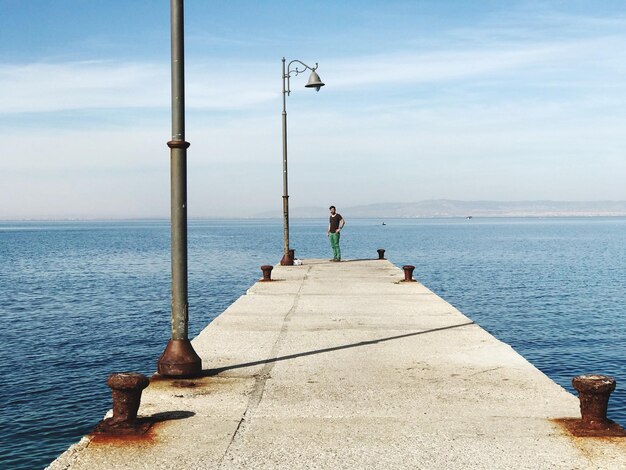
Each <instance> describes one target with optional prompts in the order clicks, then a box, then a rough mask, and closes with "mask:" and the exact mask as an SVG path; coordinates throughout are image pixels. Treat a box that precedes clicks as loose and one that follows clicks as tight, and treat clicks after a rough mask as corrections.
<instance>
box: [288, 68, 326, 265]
mask: <svg viewBox="0 0 626 470" xmlns="http://www.w3.org/2000/svg"><path fill="white" fill-rule="evenodd" d="M292 64H296V65H295V67H294V68H293V69H292V68H291V65H292ZM300 65H301V66H303V67H304V68H303V69H300V68H298V67H299V66H300ZM307 69H308V70H310V71H311V75H310V76H309V81H308V83H307V84H306V85H304V86H305V87H306V88H315V89H316V90H317V91H320V88H321V87H323V86H324V83H323V82H322V80H321V79H320V76H319V75H318V74H317V72H316V70H317V62H316V63H315V67H310V66H308V65H307V64H305V63H304V62H302V61H300V60H292V61H291V62H289V64H288V65H287V66H286V67H285V58H284V57H283V231H284V234H283V239H284V252H283V258H282V259H281V260H280V264H282V265H283V266H292V265H293V257H292V256H291V254H290V253H289V193H288V191H287V95H289V94H290V93H291V90H290V89H289V79H290V78H291V74H294V76H296V75H299V74H301V73H304V72H305V71H306V70H307Z"/></svg>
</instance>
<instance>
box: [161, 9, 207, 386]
mask: <svg viewBox="0 0 626 470" xmlns="http://www.w3.org/2000/svg"><path fill="white" fill-rule="evenodd" d="M170 10H171V20H170V21H171V29H172V140H170V141H169V142H168V143H167V146H168V147H169V148H170V160H171V163H170V165H171V211H172V222H171V230H172V337H171V339H170V341H169V342H168V343H167V346H166V348H165V351H163V354H162V355H161V357H160V358H159V362H158V365H157V370H158V372H159V374H161V375H165V376H171V377H186V376H193V375H198V374H199V373H200V372H202V360H201V359H200V356H198V354H197V353H196V351H194V349H193V346H192V345H191V342H190V341H189V338H188V324H189V311H188V310H189V303H188V298H187V147H189V142H187V141H185V46H184V37H185V32H184V5H183V0H170Z"/></svg>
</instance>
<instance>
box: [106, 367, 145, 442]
mask: <svg viewBox="0 0 626 470" xmlns="http://www.w3.org/2000/svg"><path fill="white" fill-rule="evenodd" d="M149 384H150V380H149V379H148V377H146V376H145V375H142V374H138V373H136V372H118V373H113V374H111V375H109V377H108V379H107V385H108V386H109V387H110V388H111V392H112V395H113V417H111V418H107V419H105V420H104V421H101V422H100V424H98V425H97V426H96V428H95V429H94V432H95V433H96V434H107V435H130V434H142V433H145V432H146V431H147V429H148V428H149V427H150V424H151V423H150V422H145V420H144V422H140V420H138V419H137V411H139V404H140V403H141V392H142V391H143V389H144V388H146V387H147V386H148V385H149Z"/></svg>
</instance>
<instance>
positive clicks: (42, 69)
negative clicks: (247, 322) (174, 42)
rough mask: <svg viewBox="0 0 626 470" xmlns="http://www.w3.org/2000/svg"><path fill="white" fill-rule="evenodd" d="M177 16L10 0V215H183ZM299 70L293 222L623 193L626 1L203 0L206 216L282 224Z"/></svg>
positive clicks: (198, 90) (3, 203)
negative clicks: (402, 207) (353, 212)
mask: <svg viewBox="0 0 626 470" xmlns="http://www.w3.org/2000/svg"><path fill="white" fill-rule="evenodd" d="M169 15H170V11H169V2H168V1H166V0H159V1H157V0H150V1H148V0H134V1H127V0H124V1H122V0H107V1H106V2H103V1H97V0H58V1H54V2H51V1H49V0H45V1H44V0H0V139H1V141H2V142H3V145H2V146H1V148H0V219H29V218H35V219H36V218H43V219H54V218H144V217H145V218H152V217H168V216H169V207H170V187H169V184H170V179H169V178H170V176H169V171H170V170H169V149H168V147H167V146H166V142H167V141H168V140H170V139H171V97H170V86H171V85H170V57H171V56H170V16H169ZM283 57H285V58H286V59H287V61H291V60H293V59H297V60H301V61H302V62H304V63H306V64H308V65H310V66H314V65H315V64H316V63H317V64H319V68H318V69H317V72H318V73H319V75H320V77H321V79H322V80H323V81H324V82H325V83H326V86H324V87H323V88H322V89H321V90H320V91H319V92H316V91H315V90H312V89H308V88H304V85H305V84H306V82H307V78H308V73H303V74H300V75H297V76H295V75H292V78H291V94H290V95H289V96H288V97H287V120H288V162H289V196H290V198H289V200H290V206H291V207H292V209H293V208H297V207H320V208H322V209H325V208H326V207H328V206H329V205H331V204H334V205H336V206H337V207H338V208H339V209H341V208H342V207H349V206H356V205H365V204H373V203H385V202H417V201H421V200H427V199H458V200H500V201H520V200H526V201H527V200H557V201H583V200H586V201H600V200H626V183H625V180H626V0H623V1H612V0H605V1H602V2H598V1H577V0H569V1H514V0H510V1H489V0H481V1H445V0H436V1H424V0H411V1H395V0H386V1H384V2H383V1H367V0H360V1H351V0H346V1H342V2H337V1H325V0H316V1H315V2H294V1H292V0H290V1H272V0H267V1H237V0H231V1H226V0H212V1H206V0H187V1H186V2H185V83H186V97H185V98H186V140H187V141H188V142H190V143H191V146H190V147H189V150H188V153H187V157H188V182H187V184H188V213H189V216H190V217H253V216H256V215H259V214H264V215H273V216H275V217H277V218H278V217H281V215H282V193H283V188H282V134H281V132H282V130H281V113H282V70H281V67H282V63H281V58H283ZM325 214H326V212H322V213H321V214H320V216H324V215H325Z"/></svg>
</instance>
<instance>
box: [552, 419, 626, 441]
mask: <svg viewBox="0 0 626 470" xmlns="http://www.w3.org/2000/svg"><path fill="white" fill-rule="evenodd" d="M552 421H553V422H555V423H556V424H558V425H560V426H562V427H563V428H564V429H565V430H566V431H567V432H568V433H570V434H571V435H572V436H574V437H626V429H624V428H622V427H621V426H620V425H619V424H617V423H616V422H614V421H611V420H608V424H606V427H603V428H601V429H589V428H588V427H587V426H586V425H585V423H583V420H582V419H580V418H556V419H552Z"/></svg>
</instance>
